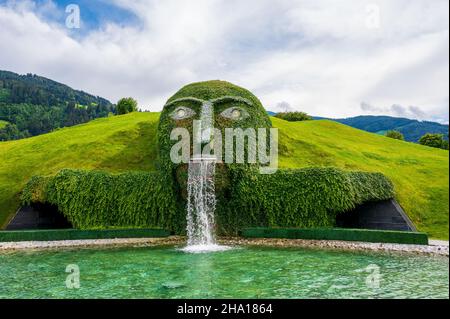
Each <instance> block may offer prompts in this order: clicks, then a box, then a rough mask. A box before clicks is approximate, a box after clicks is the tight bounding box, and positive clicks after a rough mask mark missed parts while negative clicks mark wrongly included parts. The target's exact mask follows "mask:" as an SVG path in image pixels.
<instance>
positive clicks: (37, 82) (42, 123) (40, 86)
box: [0, 71, 115, 141]
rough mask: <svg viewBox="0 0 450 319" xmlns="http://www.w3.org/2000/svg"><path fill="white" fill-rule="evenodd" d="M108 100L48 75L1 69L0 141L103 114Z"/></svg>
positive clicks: (107, 109) (107, 110) (108, 106)
mask: <svg viewBox="0 0 450 319" xmlns="http://www.w3.org/2000/svg"><path fill="white" fill-rule="evenodd" d="M114 111H115V108H114V105H112V104H111V102H109V101H108V100H106V99H104V98H101V97H98V96H93V95H91V94H88V93H85V92H83V91H77V90H74V89H72V88H70V87H68V86H67V85H64V84H61V83H58V82H55V81H52V80H49V79H47V78H44V77H41V76H37V75H33V74H27V75H19V74H16V73H13V72H8V71H0V123H4V124H3V125H0V141H5V140H16V139H21V138H24V137H29V136H35V135H39V134H43V133H47V132H50V131H52V130H54V129H57V128H61V127H65V126H72V125H76V124H81V123H85V122H88V121H90V120H92V119H95V118H98V117H106V116H108V114H109V113H110V112H114Z"/></svg>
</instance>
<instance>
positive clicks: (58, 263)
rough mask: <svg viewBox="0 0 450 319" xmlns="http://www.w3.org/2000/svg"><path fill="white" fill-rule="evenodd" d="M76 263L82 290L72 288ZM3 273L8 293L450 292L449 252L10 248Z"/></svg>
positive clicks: (0, 294)
mask: <svg viewBox="0 0 450 319" xmlns="http://www.w3.org/2000/svg"><path fill="white" fill-rule="evenodd" d="M68 265H72V266H69V268H70V267H72V269H74V268H73V267H74V266H73V265H76V266H75V267H78V269H79V272H80V274H79V283H80V287H79V288H72V289H69V288H67V286H66V279H67V276H68V275H69V273H66V267H67V266H68ZM0 276H1V279H0V298H448V297H449V259H448V258H447V257H429V256H417V255H408V254H398V253H396V254H388V253H374V252H349V251H333V250H317V249H293V248H288V249H280V248H268V247H256V248H250V247H246V248H236V249H232V250H228V251H222V252H216V253H209V254H189V253H185V252H182V251H180V250H179V249H177V248H176V247H154V248H122V249H103V250H92V249H84V250H52V251H27V252H23V251H22V252H10V253H0ZM72 282H74V281H70V283H72Z"/></svg>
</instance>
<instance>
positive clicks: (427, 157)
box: [0, 113, 449, 239]
mask: <svg viewBox="0 0 450 319" xmlns="http://www.w3.org/2000/svg"><path fill="white" fill-rule="evenodd" d="M158 117H159V114H158V113H133V114H129V115H124V116H115V117H112V118H104V119H98V120H95V121H92V122H90V123H87V124H83V125H79V126H75V127H71V128H65V129H62V130H59V131H56V132H53V133H50V134H45V135H41V136H36V137H33V138H29V139H25V140H19V141H11V142H2V143H0V224H3V226H5V225H6V223H7V221H8V219H9V218H10V217H11V216H12V214H13V213H14V211H15V210H16V209H17V207H18V203H19V192H20V190H21V189H22V188H23V186H24V185H25V183H26V182H27V180H28V179H29V178H30V177H31V176H33V175H38V174H40V175H49V174H54V173H56V172H57V171H58V170H60V169H62V168H83V169H103V170H106V171H109V172H124V171H128V170H154V169H155V166H154V165H155V160H156V156H157V148H156V146H157V145H156V130H157V123H158ZM272 121H273V124H274V126H275V127H278V128H279V129H280V133H279V134H280V146H279V147H280V167H284V168H287V167H308V166H336V167H340V168H343V169H349V170H365V171H375V172H382V173H384V174H385V175H386V176H388V177H390V178H391V180H392V181H393V182H394V184H395V188H396V196H397V199H398V200H399V202H400V204H401V205H402V206H403V208H404V209H405V210H406V212H407V213H408V214H409V216H410V217H411V218H412V220H413V221H414V223H415V224H416V225H417V226H418V228H419V230H421V231H424V232H427V233H429V234H430V235H431V236H432V237H434V238H441V239H448V213H449V206H448V203H449V200H448V198H449V197H448V196H449V187H448V183H449V173H448V169H449V155H448V154H449V153H448V151H443V150H438V149H433V148H428V147H424V146H421V145H416V144H413V143H407V142H401V141H397V140H393V139H389V138H386V137H383V136H378V135H376V134H371V133H367V132H364V131H360V130H357V129H353V128H351V127H348V126H345V125H342V124H339V123H336V122H332V121H325V120H324V121H308V122H286V121H283V120H280V119H276V118H272Z"/></svg>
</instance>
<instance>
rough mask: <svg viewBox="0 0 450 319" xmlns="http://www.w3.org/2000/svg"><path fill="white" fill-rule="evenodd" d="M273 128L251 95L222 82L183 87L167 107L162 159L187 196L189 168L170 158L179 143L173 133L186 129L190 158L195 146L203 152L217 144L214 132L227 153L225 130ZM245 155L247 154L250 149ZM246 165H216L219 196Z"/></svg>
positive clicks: (163, 115) (161, 128)
mask: <svg viewBox="0 0 450 319" xmlns="http://www.w3.org/2000/svg"><path fill="white" fill-rule="evenodd" d="M199 124H200V126H201V130H200V131H197V130H195V129H194V126H195V125H199ZM271 126H272V125H271V122H270V119H269V117H268V116H267V113H266V111H265V110H264V108H263V106H262V105H261V102H260V101H259V100H258V98H256V97H255V96H254V95H253V94H252V93H250V92H249V91H247V90H245V89H243V88H241V87H238V86H235V85H233V84H231V83H228V82H223V81H208V82H200V83H193V84H190V85H187V86H185V87H183V88H182V89H181V90H180V91H178V92H177V93H176V94H175V95H174V96H172V97H171V98H170V99H169V100H168V101H167V103H166V105H165V106H164V109H163V112H162V113H161V118H160V123H159V128H158V139H159V151H160V159H161V161H162V164H163V166H164V168H165V169H166V170H167V171H168V172H171V173H174V174H175V177H176V180H177V182H178V183H179V185H180V186H181V190H182V193H183V195H185V190H186V181H187V164H186V163H173V161H172V159H171V157H170V151H171V149H172V147H173V145H175V144H176V143H177V142H179V141H178V140H171V133H172V131H173V130H174V129H176V128H184V129H186V130H187V132H189V137H190V154H189V157H190V158H191V157H193V156H194V152H195V150H194V147H193V144H194V143H195V142H197V143H199V144H200V145H201V149H204V147H205V146H206V145H208V144H209V145H214V143H218V141H217V136H216V134H214V129H218V130H219V131H220V132H221V138H222V141H221V144H222V149H223V151H224V152H225V136H226V134H225V129H236V128H241V129H243V130H246V129H248V128H253V129H255V132H258V129H259V128H264V129H267V128H270V127H271ZM194 133H195V134H194ZM246 147H247V145H246ZM245 152H247V148H246V149H245ZM223 154H225V153H223ZM196 156H197V154H196ZM224 156H225V155H224ZM246 165H247V164H236V163H218V164H217V165H216V192H219V193H220V192H221V191H225V190H226V188H227V186H228V184H229V182H230V178H229V174H230V170H233V169H237V168H238V167H239V166H240V167H241V168H240V169H243V167H244V169H245V167H246ZM247 166H248V165H247ZM183 197H184V196H183Z"/></svg>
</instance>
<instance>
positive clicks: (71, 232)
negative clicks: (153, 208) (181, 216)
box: [0, 229, 170, 242]
mask: <svg viewBox="0 0 450 319" xmlns="http://www.w3.org/2000/svg"><path fill="white" fill-rule="evenodd" d="M168 236H170V232H169V231H167V230H163V229H110V230H75V229H58V230H27V231H0V242H11V241H53V240H77V239H109V238H156V237H168Z"/></svg>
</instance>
